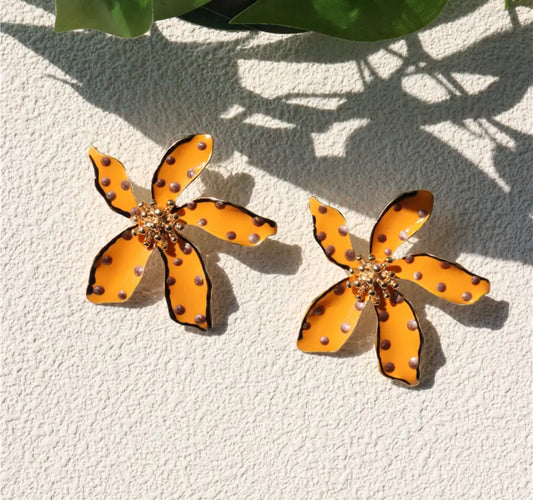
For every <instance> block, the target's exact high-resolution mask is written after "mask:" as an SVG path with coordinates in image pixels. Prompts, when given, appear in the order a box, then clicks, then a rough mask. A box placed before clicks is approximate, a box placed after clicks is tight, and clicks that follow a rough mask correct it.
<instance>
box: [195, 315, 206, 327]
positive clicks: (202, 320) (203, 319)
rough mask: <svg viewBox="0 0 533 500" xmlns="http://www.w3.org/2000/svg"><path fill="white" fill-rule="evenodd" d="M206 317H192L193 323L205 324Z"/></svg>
mask: <svg viewBox="0 0 533 500" xmlns="http://www.w3.org/2000/svg"><path fill="white" fill-rule="evenodd" d="M205 321H206V317H205V316H204V315H203V314H197V315H196V316H195V317H194V322H195V323H197V324H199V325H201V324H202V323H205Z"/></svg>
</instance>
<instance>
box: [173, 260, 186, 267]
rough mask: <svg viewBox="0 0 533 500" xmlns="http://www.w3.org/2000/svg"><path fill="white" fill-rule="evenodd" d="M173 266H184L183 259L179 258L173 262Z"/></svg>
mask: <svg viewBox="0 0 533 500" xmlns="http://www.w3.org/2000/svg"><path fill="white" fill-rule="evenodd" d="M172 264H174V265H175V266H181V265H182V264H183V259H180V258H177V259H174V260H173V261H172Z"/></svg>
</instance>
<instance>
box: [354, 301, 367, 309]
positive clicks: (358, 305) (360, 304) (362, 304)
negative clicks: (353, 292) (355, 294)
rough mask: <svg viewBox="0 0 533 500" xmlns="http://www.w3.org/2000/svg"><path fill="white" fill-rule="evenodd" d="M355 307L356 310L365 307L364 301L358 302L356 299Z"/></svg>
mask: <svg viewBox="0 0 533 500" xmlns="http://www.w3.org/2000/svg"><path fill="white" fill-rule="evenodd" d="M355 308H356V309H357V310H358V311H362V310H363V309H364V308H365V303H364V302H359V301H357V302H356V303H355Z"/></svg>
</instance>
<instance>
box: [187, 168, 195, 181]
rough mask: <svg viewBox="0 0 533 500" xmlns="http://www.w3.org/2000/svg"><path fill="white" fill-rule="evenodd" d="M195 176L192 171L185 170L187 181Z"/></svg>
mask: <svg viewBox="0 0 533 500" xmlns="http://www.w3.org/2000/svg"><path fill="white" fill-rule="evenodd" d="M195 175H196V172H195V171H194V169H192V168H190V169H189V170H187V177H188V178H189V179H192V178H193V177H194V176H195Z"/></svg>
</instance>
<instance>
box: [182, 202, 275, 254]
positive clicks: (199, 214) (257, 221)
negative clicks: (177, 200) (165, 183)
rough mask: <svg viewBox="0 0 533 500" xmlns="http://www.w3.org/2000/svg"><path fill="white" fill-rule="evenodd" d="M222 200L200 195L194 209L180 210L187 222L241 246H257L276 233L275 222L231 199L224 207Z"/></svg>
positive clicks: (186, 207)
mask: <svg viewBox="0 0 533 500" xmlns="http://www.w3.org/2000/svg"><path fill="white" fill-rule="evenodd" d="M220 203H221V202H220V201H219V200H213V199H210V198H200V199H198V200H196V201H195V208H194V210H191V209H190V207H188V206H187V205H184V206H182V207H180V208H179V209H178V213H179V216H180V218H181V219H182V220H184V221H185V222H186V223H187V224H189V225H192V226H197V227H200V228H202V229H203V230H204V231H207V232H208V233H210V234H212V235H213V236H216V237H217V238H220V239H222V240H226V241H231V242H232V243H236V244H238V245H243V246H256V245H258V244H259V243H261V242H262V241H264V240H265V239H266V238H268V237H269V236H272V235H273V234H276V231H277V227H276V223H275V222H274V221H272V220H270V219H266V218H264V217H260V216H258V215H256V214H254V213H252V212H250V211H249V210H247V209H246V208H244V207H240V206H238V205H234V204H233V203H229V202H223V208H222V209H221V208H220V207H221V206H222V205H220ZM200 221H201V222H202V223H200ZM228 235H229V236H228Z"/></svg>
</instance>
